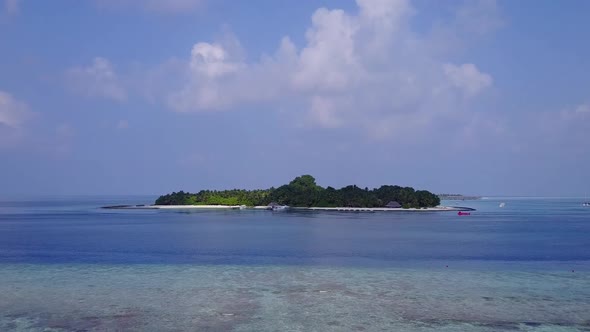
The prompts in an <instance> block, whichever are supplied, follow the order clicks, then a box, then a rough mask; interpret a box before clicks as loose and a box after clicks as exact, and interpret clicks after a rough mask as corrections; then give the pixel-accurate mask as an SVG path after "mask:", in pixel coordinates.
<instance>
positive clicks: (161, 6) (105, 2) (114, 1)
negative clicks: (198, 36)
mask: <svg viewBox="0 0 590 332" xmlns="http://www.w3.org/2000/svg"><path fill="white" fill-rule="evenodd" d="M204 2H205V0H96V3H97V5H98V6H99V7H103V8H114V9H117V8H119V9H123V8H137V9H141V10H146V11H149V12H156V13H164V14H179V13H187V12H192V11H194V10H196V9H199V8H200V7H202V6H203V4H204Z"/></svg>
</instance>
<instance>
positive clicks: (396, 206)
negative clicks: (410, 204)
mask: <svg viewBox="0 0 590 332" xmlns="http://www.w3.org/2000/svg"><path fill="white" fill-rule="evenodd" d="M385 207H386V208H389V209H399V208H401V207H402V205H401V204H400V203H398V202H396V201H391V202H389V203H387V205H385Z"/></svg>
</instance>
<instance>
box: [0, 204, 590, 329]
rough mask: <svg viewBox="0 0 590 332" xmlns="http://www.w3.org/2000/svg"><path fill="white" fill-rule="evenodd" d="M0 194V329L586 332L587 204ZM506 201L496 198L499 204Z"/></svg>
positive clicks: (589, 316) (589, 279) (589, 286)
mask: <svg viewBox="0 0 590 332" xmlns="http://www.w3.org/2000/svg"><path fill="white" fill-rule="evenodd" d="M153 199H154V198H153V197H83V198H80V197H62V198H46V199H29V200H25V199H18V200H3V201H0V331H13V330H14V331H79V330H91V331H94V330H96V331H99V330H100V331H103V330H113V331H116V330H137V331H145V330H153V331H167V330H176V331H178V330H182V331H184V330H188V331H225V330H235V331H343V330H358V331H440V330H448V331H498V330H515V331H589V330H590V236H589V234H590V208H587V207H582V205H581V202H582V201H581V200H580V199H548V198H544V199H541V198H489V199H483V200H478V201H461V202H454V201H446V202H443V203H444V204H445V205H458V206H469V207H473V208H476V209H477V211H475V212H472V214H471V215H470V216H458V215H457V214H456V213H452V212H396V213H384V212H381V213H379V212H377V213H343V212H332V213H329V212H270V211H253V210H240V211H202V210H200V211H182V210H176V211H174V210H105V209H100V206H104V205H112V204H144V203H150V202H152V201H153ZM501 202H504V203H505V206H504V207H502V208H501V207H500V206H499V205H500V203H501Z"/></svg>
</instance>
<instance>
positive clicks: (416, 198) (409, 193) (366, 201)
mask: <svg viewBox="0 0 590 332" xmlns="http://www.w3.org/2000/svg"><path fill="white" fill-rule="evenodd" d="M439 204H440V199H439V197H438V196H437V195H435V194H433V193H431V192H429V191H427V190H414V188H412V187H401V186H395V185H383V186H381V187H379V188H375V189H369V188H360V187H358V186H356V185H349V186H346V187H343V188H340V189H335V188H333V187H327V188H323V187H321V186H319V185H317V184H316V181H315V178H314V177H313V176H311V175H302V176H299V177H296V178H295V179H293V181H291V182H289V184H285V185H282V186H280V187H278V188H274V187H273V188H270V189H261V190H243V189H233V190H201V191H199V192H197V193H189V192H184V191H179V192H173V193H171V194H167V195H162V196H160V197H159V198H158V199H157V200H156V202H155V205H154V206H156V207H167V206H194V207H199V206H203V207H204V206H207V207H216V206H219V207H268V206H271V207H272V206H288V207H293V208H310V209H315V208H317V209H320V208H322V209H324V208H325V209H328V208H340V207H345V208H391V209H395V208H397V209H426V208H434V207H437V206H438V205H439Z"/></svg>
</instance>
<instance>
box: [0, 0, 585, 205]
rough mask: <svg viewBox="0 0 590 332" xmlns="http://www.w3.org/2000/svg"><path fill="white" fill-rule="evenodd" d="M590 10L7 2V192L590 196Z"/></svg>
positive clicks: (559, 6) (380, 2)
mask: <svg viewBox="0 0 590 332" xmlns="http://www.w3.org/2000/svg"><path fill="white" fill-rule="evenodd" d="M589 12H590V1H586V0H568V1H553V0H522V1H511V0H505V1H502V0H498V1H494V0H468V1H459V0H448V1H434V0H416V1H411V0H356V1H353V0H337V1H335V0H334V1H330V0H326V1H318V0H315V1H311V0H298V1H275V0H253V1H246V0H243V1H242V0H238V1H234V0H215V1H213V0H169V1H159V0H84V1H80V0H54V1H34V0H0V195H2V196H8V197H10V196H13V195H93V194H97V195H110V194H150V195H157V194H163V193H167V192H171V191H178V190H185V191H198V190H201V189H229V188H248V189H253V188H268V187H271V186H278V185H281V184H284V183H287V182H289V181H290V180H291V179H293V178H294V177H295V176H298V175H302V174H312V175H314V176H315V178H316V180H317V182H318V184H320V185H322V186H329V185H330V186H333V187H341V186H345V185H349V184H356V185H359V186H360V187H371V188H372V187H377V186H380V185H382V184H398V185H404V186H413V187H415V188H417V189H426V190H430V191H432V192H435V193H463V194H479V195H525V196H584V195H587V194H590V172H589V170H590V75H589V73H590V43H589V42H588V41H589V40H590V20H588V19H587V13H589Z"/></svg>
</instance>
